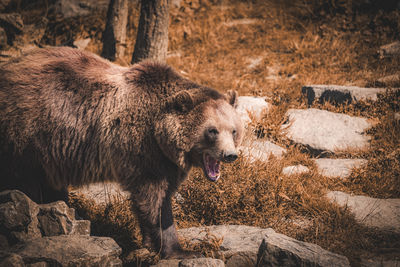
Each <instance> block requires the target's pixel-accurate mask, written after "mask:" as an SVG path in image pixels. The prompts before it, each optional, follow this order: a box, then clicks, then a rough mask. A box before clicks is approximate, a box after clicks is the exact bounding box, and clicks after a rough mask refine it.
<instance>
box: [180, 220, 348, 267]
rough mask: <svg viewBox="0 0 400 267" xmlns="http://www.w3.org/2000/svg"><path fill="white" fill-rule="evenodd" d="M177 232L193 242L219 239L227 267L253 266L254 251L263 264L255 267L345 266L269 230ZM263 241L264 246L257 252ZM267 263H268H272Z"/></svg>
mask: <svg viewBox="0 0 400 267" xmlns="http://www.w3.org/2000/svg"><path fill="white" fill-rule="evenodd" d="M179 233H180V235H181V236H183V237H184V238H185V239H187V240H189V241H190V242H193V243H196V242H201V241H203V240H206V238H207V235H211V236H214V237H215V238H218V239H223V242H222V244H221V247H220V251H221V253H222V254H223V255H224V257H225V259H226V266H228V267H233V266H235V267H247V266H256V263H257V253H258V251H261V252H260V257H259V259H260V261H261V262H262V263H263V264H262V265H257V266H302V265H301V264H300V265H284V264H282V265H276V264H275V262H278V263H285V262H288V263H291V262H293V261H295V260H297V262H300V263H304V264H305V265H306V266H349V263H348V260H347V258H346V257H344V256H340V255H337V254H334V253H331V252H328V251H326V250H323V249H322V248H321V247H319V246H317V245H314V244H309V243H305V242H300V241H297V240H295V239H293V238H290V237H287V236H285V235H282V234H278V233H275V231H274V230H272V229H271V228H269V229H262V228H258V227H251V226H245V225H218V226H208V227H198V228H197V227H193V228H187V229H181V230H179ZM263 240H264V244H266V247H265V246H264V247H263V248H261V249H260V245H261V243H262V242H263ZM265 251H268V253H266V255H264V254H265V253H263V252H265ZM281 258H282V259H286V261H280V259H281ZM269 262H272V264H270V263H269ZM310 263H311V264H310ZM307 264H309V265H307ZM312 264H314V265H312ZM329 264H331V265H329Z"/></svg>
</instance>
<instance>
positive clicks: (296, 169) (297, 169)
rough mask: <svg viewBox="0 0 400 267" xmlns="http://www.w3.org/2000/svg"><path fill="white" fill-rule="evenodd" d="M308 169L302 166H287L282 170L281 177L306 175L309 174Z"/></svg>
mask: <svg viewBox="0 0 400 267" xmlns="http://www.w3.org/2000/svg"><path fill="white" fill-rule="evenodd" d="M309 171H310V169H309V168H307V167H306V166H304V165H300V164H299V165H294V166H287V167H285V168H283V169H282V174H283V175H287V176H290V175H295V174H302V173H307V172H309Z"/></svg>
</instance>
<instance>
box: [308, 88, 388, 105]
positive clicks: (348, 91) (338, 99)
mask: <svg viewBox="0 0 400 267" xmlns="http://www.w3.org/2000/svg"><path fill="white" fill-rule="evenodd" d="M301 90H302V93H303V94H304V95H305V96H306V97H307V102H308V104H309V105H311V104H312V103H313V102H314V101H315V100H317V101H319V102H320V103H324V102H331V103H336V104H344V103H352V102H357V101H360V100H367V99H370V100H374V101H376V100H377V99H378V94H381V93H384V92H385V91H386V89H385V88H363V87H357V86H341V85H319V84H318V85H307V86H303V88H302V89H301Z"/></svg>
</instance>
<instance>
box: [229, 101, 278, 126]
mask: <svg viewBox="0 0 400 267" xmlns="http://www.w3.org/2000/svg"><path fill="white" fill-rule="evenodd" d="M270 108H271V104H270V103H268V102H267V101H266V99H265V97H257V96H239V97H238V104H237V107H236V110H237V112H238V113H239V115H240V117H241V118H242V121H243V122H244V123H245V124H246V125H247V124H249V123H250V122H251V118H250V116H249V115H251V116H252V117H253V118H254V119H255V120H256V121H259V120H261V119H262V118H263V116H264V115H265V114H266V113H267V112H268V111H269V110H270Z"/></svg>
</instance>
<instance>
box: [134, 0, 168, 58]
mask: <svg viewBox="0 0 400 267" xmlns="http://www.w3.org/2000/svg"><path fill="white" fill-rule="evenodd" d="M169 1H170V0H142V1H141V7H140V19H139V26H138V34H137V37H136V44H135V50H134V52H133V55H132V63H137V62H139V61H142V60H144V59H154V60H157V61H161V62H164V61H165V59H166V57H167V50H168V24H169Z"/></svg>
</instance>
